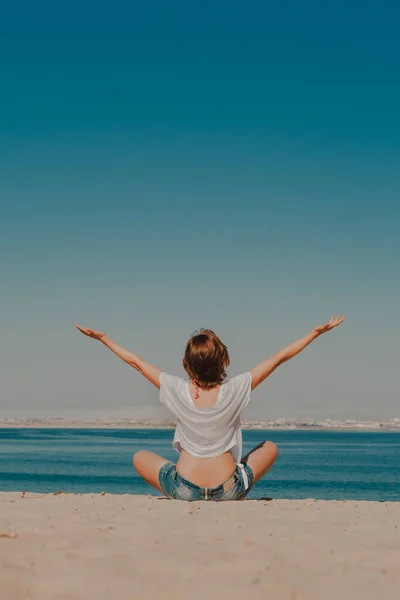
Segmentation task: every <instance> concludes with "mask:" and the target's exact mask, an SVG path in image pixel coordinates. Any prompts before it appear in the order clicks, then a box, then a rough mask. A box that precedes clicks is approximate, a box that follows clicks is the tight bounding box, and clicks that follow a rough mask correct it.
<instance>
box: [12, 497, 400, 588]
mask: <svg viewBox="0 0 400 600" xmlns="http://www.w3.org/2000/svg"><path fill="white" fill-rule="evenodd" d="M4 534H5V535H6V536H7V537H3V536H4ZM0 598H1V600H14V599H24V600H25V599H29V600H31V599H38V600H39V599H40V600H47V599H52V600H58V599H70V600H71V599H91V600H92V599H93V600H103V599H113V600H128V599H129V600H132V599H147V598H150V599H153V598H155V599H156V598H157V599H158V598H163V599H170V598H171V599H174V600H181V599H182V600H183V599H184V600H197V599H202V600H203V599H204V600H213V599H218V600H221V599H222V600H223V599H225V598H226V599H228V600H236V599H241V600H242V599H246V600H247V599H251V600H252V599H254V600H258V599H260V600H261V599H262V600H266V599H268V600H281V599H282V600H303V599H304V600H305V599H307V600H314V599H315V600H317V599H318V600H331V599H332V600H347V599H349V600H350V599H351V600H358V599H360V600H361V599H362V600H372V599H374V600H375V599H379V600H386V599H390V600H395V599H396V600H398V599H399V598H400V503H379V502H354V501H347V502H346V501H345V502H338V501H315V500H303V501H294V500H273V501H264V500H252V501H245V502H232V503H220V504H218V503H212V502H207V503H206V502H202V503H201V502H197V503H192V504H189V503H183V502H179V501H172V500H167V499H163V498H157V497H147V496H128V495H111V494H104V495H100V494H93V495H91V494H77V495H75V494H67V495H65V494H59V495H53V494H45V495H40V494H30V493H27V494H25V496H23V497H22V494H21V493H0Z"/></svg>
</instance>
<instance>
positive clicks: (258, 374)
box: [250, 315, 346, 390]
mask: <svg viewBox="0 0 400 600" xmlns="http://www.w3.org/2000/svg"><path fill="white" fill-rule="evenodd" d="M345 318H346V317H342V315H338V316H337V317H335V315H332V318H331V320H330V321H328V323H325V324H324V325H317V327H314V329H313V330H312V331H311V332H310V333H307V335H305V336H303V337H302V338H300V339H299V340H296V341H295V342H292V343H291V344H289V346H286V348H283V349H282V350H280V351H279V352H277V353H276V354H274V355H273V356H271V357H270V358H267V359H266V360H264V361H263V362H261V363H260V364H258V365H257V366H256V367H254V368H253V369H251V370H250V374H251V378H252V385H251V389H252V390H254V388H256V387H257V386H258V385H260V383H262V382H263V381H264V379H266V378H267V377H268V376H269V375H271V373H273V372H274V371H275V369H276V368H277V367H279V366H280V365H282V364H283V363H284V362H286V361H288V360H290V359H291V358H293V356H296V354H299V352H301V351H302V350H304V348H306V347H307V346H308V345H309V344H311V342H313V341H314V340H315V339H316V338H317V337H319V336H320V335H321V334H323V333H326V332H327V331H331V329H333V328H334V327H337V326H338V325H340V324H341V323H343V321H344V320H345Z"/></svg>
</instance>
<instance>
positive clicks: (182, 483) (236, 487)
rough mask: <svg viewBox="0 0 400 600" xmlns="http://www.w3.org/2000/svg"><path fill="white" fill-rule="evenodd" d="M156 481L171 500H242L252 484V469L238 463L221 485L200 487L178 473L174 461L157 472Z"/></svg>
mask: <svg viewBox="0 0 400 600" xmlns="http://www.w3.org/2000/svg"><path fill="white" fill-rule="evenodd" d="M158 482H159V484H160V487H161V489H162V491H163V492H164V494H165V495H166V496H168V498H172V499H173V500H185V501H186V502H195V501H198V500H211V501H214V502H222V501H227V500H244V499H245V497H246V496H247V494H248V493H249V491H250V489H251V486H252V485H253V471H252V470H251V468H250V467H249V466H248V465H246V464H238V465H237V467H236V470H235V472H234V473H233V474H232V475H231V477H230V478H229V479H228V480H227V481H224V483H221V485H219V486H217V487H214V488H210V487H200V486H199V485H196V484H195V483H192V482H191V481H187V479H184V478H183V477H182V476H181V475H179V473H178V472H177V470H176V465H175V464H174V463H172V462H167V463H165V464H164V465H163V466H162V467H161V469H160V471H159V473H158Z"/></svg>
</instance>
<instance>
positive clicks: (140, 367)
mask: <svg viewBox="0 0 400 600" xmlns="http://www.w3.org/2000/svg"><path fill="white" fill-rule="evenodd" d="M76 327H77V329H79V331H80V332H81V333H83V334H84V335H87V336H88V337H90V338H92V339H93V340H98V341H99V342H101V343H102V344H104V345H105V346H107V348H109V349H110V350H111V351H112V352H114V354H116V355H117V356H118V357H119V358H121V359H122V360H123V361H124V362H126V363H127V364H128V365H129V366H131V367H133V368H134V369H136V370H137V371H139V373H141V374H142V375H144V377H146V379H148V380H149V381H150V382H151V383H153V384H154V385H155V386H156V387H157V388H159V387H160V374H161V370H160V369H158V368H157V367H155V366H154V365H151V364H150V363H148V362H146V361H145V360H143V359H142V358H140V356H138V355H137V354H134V353H133V352H130V351H129V350H127V349H126V348H123V347H122V346H120V345H119V344H117V343H116V342H113V341H112V340H110V338H109V337H107V336H106V334H105V333H102V332H100V331H94V330H93V329H86V328H84V327H80V326H79V325H77V326H76Z"/></svg>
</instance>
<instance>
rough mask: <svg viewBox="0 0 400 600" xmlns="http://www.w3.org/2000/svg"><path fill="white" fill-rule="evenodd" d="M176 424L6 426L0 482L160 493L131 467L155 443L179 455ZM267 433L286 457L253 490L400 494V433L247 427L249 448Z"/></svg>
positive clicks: (0, 444) (254, 494) (264, 493)
mask: <svg viewBox="0 0 400 600" xmlns="http://www.w3.org/2000/svg"><path fill="white" fill-rule="evenodd" d="M172 436H173V431H172V430H165V429H6V428H3V429H0V490H1V491H13V490H14V491H15V490H25V491H31V492H54V491H60V490H62V491H67V492H101V491H105V492H108V493H115V494H148V493H151V494H153V493H154V494H158V492H156V491H155V490H153V489H152V488H150V487H149V486H148V485H147V484H146V483H144V482H143V481H142V480H141V479H140V477H139V476H138V474H137V473H136V472H135V470H134V469H133V467H132V454H133V453H134V452H136V451H137V450H139V449H149V450H153V451H154V452H157V453H159V454H161V455H163V456H165V458H167V459H171V460H176V458H177V454H176V452H175V450H173V448H172ZM265 439H270V440H272V441H274V442H275V443H276V444H278V446H279V450H280V454H279V458H278V460H277V462H276V464H275V465H274V467H273V468H272V469H271V471H270V472H269V473H267V475H266V476H265V478H264V479H263V480H262V481H260V482H259V483H258V484H257V485H256V486H255V487H254V488H253V490H252V491H251V494H250V496H249V497H250V498H260V497H270V498H322V499H326V500H328V499H337V500H342V499H355V500H381V501H400V433H397V432H380V431H379V432H359V431H357V432H350V431H304V430H303V431H301V430H300V431H299V430H291V431H275V430H274V431H258V430H257V431H248V430H245V431H243V441H244V450H245V452H247V451H248V450H250V449H251V448H252V447H254V446H256V445H257V444H258V443H260V442H261V441H263V440H265Z"/></svg>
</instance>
